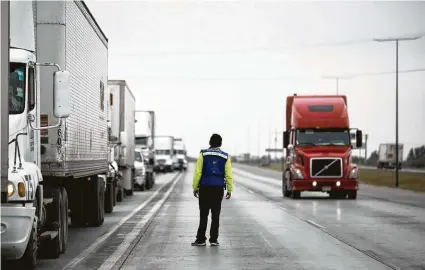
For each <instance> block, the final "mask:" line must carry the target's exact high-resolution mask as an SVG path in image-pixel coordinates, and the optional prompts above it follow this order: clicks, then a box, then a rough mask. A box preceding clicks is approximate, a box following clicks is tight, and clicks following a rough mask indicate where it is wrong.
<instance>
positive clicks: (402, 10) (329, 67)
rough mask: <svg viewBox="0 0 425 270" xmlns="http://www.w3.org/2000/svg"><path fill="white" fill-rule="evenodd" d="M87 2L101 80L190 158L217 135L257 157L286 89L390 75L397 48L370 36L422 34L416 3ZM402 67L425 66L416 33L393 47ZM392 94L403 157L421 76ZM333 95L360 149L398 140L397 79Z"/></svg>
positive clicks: (411, 141)
mask: <svg viewBox="0 0 425 270" xmlns="http://www.w3.org/2000/svg"><path fill="white" fill-rule="evenodd" d="M86 3H87V5H88V6H89V8H90V10H91V11H92V13H93V15H94V16H95V17H96V19H97V21H98V23H99V24H100V26H101V28H102V29H103V31H104V32H105V34H106V35H107V37H108V38H109V78H110V79H125V80H127V82H128V83H129V85H130V88H131V89H132V91H133V92H134V93H135V95H136V97H137V105H136V107H137V109H141V110H143V109H149V110H155V111H156V120H157V122H156V127H157V129H156V130H157V134H159V135H174V136H178V137H182V138H183V139H184V140H185V141H186V145H187V148H188V152H189V154H190V155H196V154H197V153H198V151H199V149H200V148H203V147H207V146H208V140H209V137H210V135H211V134H212V133H214V132H216V133H219V134H221V135H222V136H223V149H224V150H226V151H228V152H229V153H230V154H235V153H236V154H240V153H242V152H246V151H248V149H249V151H250V152H251V153H252V154H257V153H258V151H259V150H260V151H261V153H264V149H265V148H267V147H268V146H269V142H271V143H272V144H271V145H272V146H274V139H273V138H272V135H271V133H272V132H274V131H275V130H277V131H279V132H282V131H283V129H284V125H285V123H284V116H285V112H284V108H285V107H284V106H285V100H286V96H288V95H292V94H293V93H298V94H334V93H336V83H335V80H331V79H323V78H322V77H323V76H344V75H349V74H360V73H370V72H372V73H374V72H386V71H388V72H391V71H395V44H394V43H377V42H373V41H371V40H372V39H373V38H385V37H391V36H400V35H403V36H404V35H412V34H413V35H415V34H419V33H425V2H327V3H313V2H276V1H275V2H269V3H264V2H256V3H255V2H247V1H241V2H216V1H215V2H204V1H191V2H175V1H173V2H171V1H170V2H162V1H161V2H159V1H155V2H154V1H152V2H127V1H117V2H110V1H108V2H105V1H86ZM321 44H330V45H332V46H326V47H323V46H318V45H321ZM399 66H400V70H410V69H421V68H422V69H425V38H422V39H420V40H417V41H409V42H403V43H402V44H400V51H399ZM399 89H400V95H399V97H400V99H399V103H400V107H399V108H400V118H399V119H400V142H403V143H404V145H405V149H406V148H407V149H406V150H405V155H407V152H408V149H409V148H410V147H412V146H417V145H420V144H424V143H425V135H424V134H425V72H414V73H404V74H400V79H399ZM339 93H340V94H345V95H347V96H348V108H349V112H350V118H351V119H350V120H351V125H352V127H357V128H360V129H362V130H363V131H364V133H367V134H369V147H368V151H369V153H370V152H371V151H372V150H375V149H377V147H378V145H379V143H384V142H395V74H389V75H380V76H367V77H356V78H351V79H344V80H340V84H339ZM281 138H282V136H281V135H280V134H279V136H278V145H282V139H281Z"/></svg>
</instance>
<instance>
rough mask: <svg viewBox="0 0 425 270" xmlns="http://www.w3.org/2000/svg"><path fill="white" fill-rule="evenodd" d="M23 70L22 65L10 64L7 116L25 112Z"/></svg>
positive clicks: (23, 66) (23, 65)
mask: <svg viewBox="0 0 425 270" xmlns="http://www.w3.org/2000/svg"><path fill="white" fill-rule="evenodd" d="M25 68H26V65H25V64H23V63H11V64H10V69H9V72H10V73H9V114H21V113H23V112H24V110H25V75H26V74H25Z"/></svg>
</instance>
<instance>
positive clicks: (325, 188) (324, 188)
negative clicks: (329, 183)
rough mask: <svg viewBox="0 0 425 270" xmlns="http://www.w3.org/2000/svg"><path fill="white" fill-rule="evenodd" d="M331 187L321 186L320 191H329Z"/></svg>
mask: <svg viewBox="0 0 425 270" xmlns="http://www.w3.org/2000/svg"><path fill="white" fill-rule="evenodd" d="M331 189H332V188H331V187H322V191H331Z"/></svg>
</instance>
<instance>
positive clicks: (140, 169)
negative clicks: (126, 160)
mask: <svg viewBox="0 0 425 270" xmlns="http://www.w3.org/2000/svg"><path fill="white" fill-rule="evenodd" d="M134 171H135V174H134V186H135V187H137V188H139V189H140V190H141V191H144V190H145V188H146V163H145V158H144V156H143V154H142V151H141V150H140V149H137V148H136V150H135V155H134Z"/></svg>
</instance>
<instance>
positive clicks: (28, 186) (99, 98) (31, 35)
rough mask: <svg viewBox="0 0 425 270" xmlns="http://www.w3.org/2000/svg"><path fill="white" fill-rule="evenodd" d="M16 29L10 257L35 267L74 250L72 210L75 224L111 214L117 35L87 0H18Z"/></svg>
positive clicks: (4, 218) (6, 243) (6, 224)
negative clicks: (112, 69)
mask: <svg viewBox="0 0 425 270" xmlns="http://www.w3.org/2000/svg"><path fill="white" fill-rule="evenodd" d="M2 5H3V3H2ZM10 30H11V31H10V47H11V48H10V65H9V69H10V72H9V76H10V82H9V89H8V90H9V93H8V94H9V116H8V117H9V129H8V130H6V132H8V137H9V170H8V181H7V196H8V200H7V204H6V203H5V204H3V203H2V205H1V228H2V231H1V255H2V259H6V260H17V261H18V264H19V267H17V269H34V268H35V267H36V263H37V255H38V254H40V253H42V254H43V257H45V256H47V257H50V258H57V257H59V256H60V254H61V253H64V252H65V251H66V248H67V241H68V221H69V219H68V211H69V210H70V214H71V223H72V225H73V226H74V227H79V226H83V227H85V226H87V225H88V226H100V225H102V224H103V222H104V212H105V211H104V205H103V204H104V194H105V182H104V180H103V178H102V177H100V175H105V174H107V173H108V170H109V168H108V139H107V122H106V117H107V112H106V106H105V103H106V98H105V95H104V94H105V86H106V82H107V78H108V39H107V38H106V37H105V35H104V33H103V32H102V30H101V29H100V28H99V25H98V24H97V23H96V21H95V19H94V18H93V16H92V15H91V13H90V11H89V10H88V8H87V6H86V5H85V3H84V2H83V1H55V2H52V1H10ZM2 42H4V40H2ZM88 44H89V46H88ZM65 69H66V70H68V71H69V72H68V71H66V70H65ZM3 90H4V89H2V91H3ZM2 132H4V130H2ZM6 136H7V135H6Z"/></svg>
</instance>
